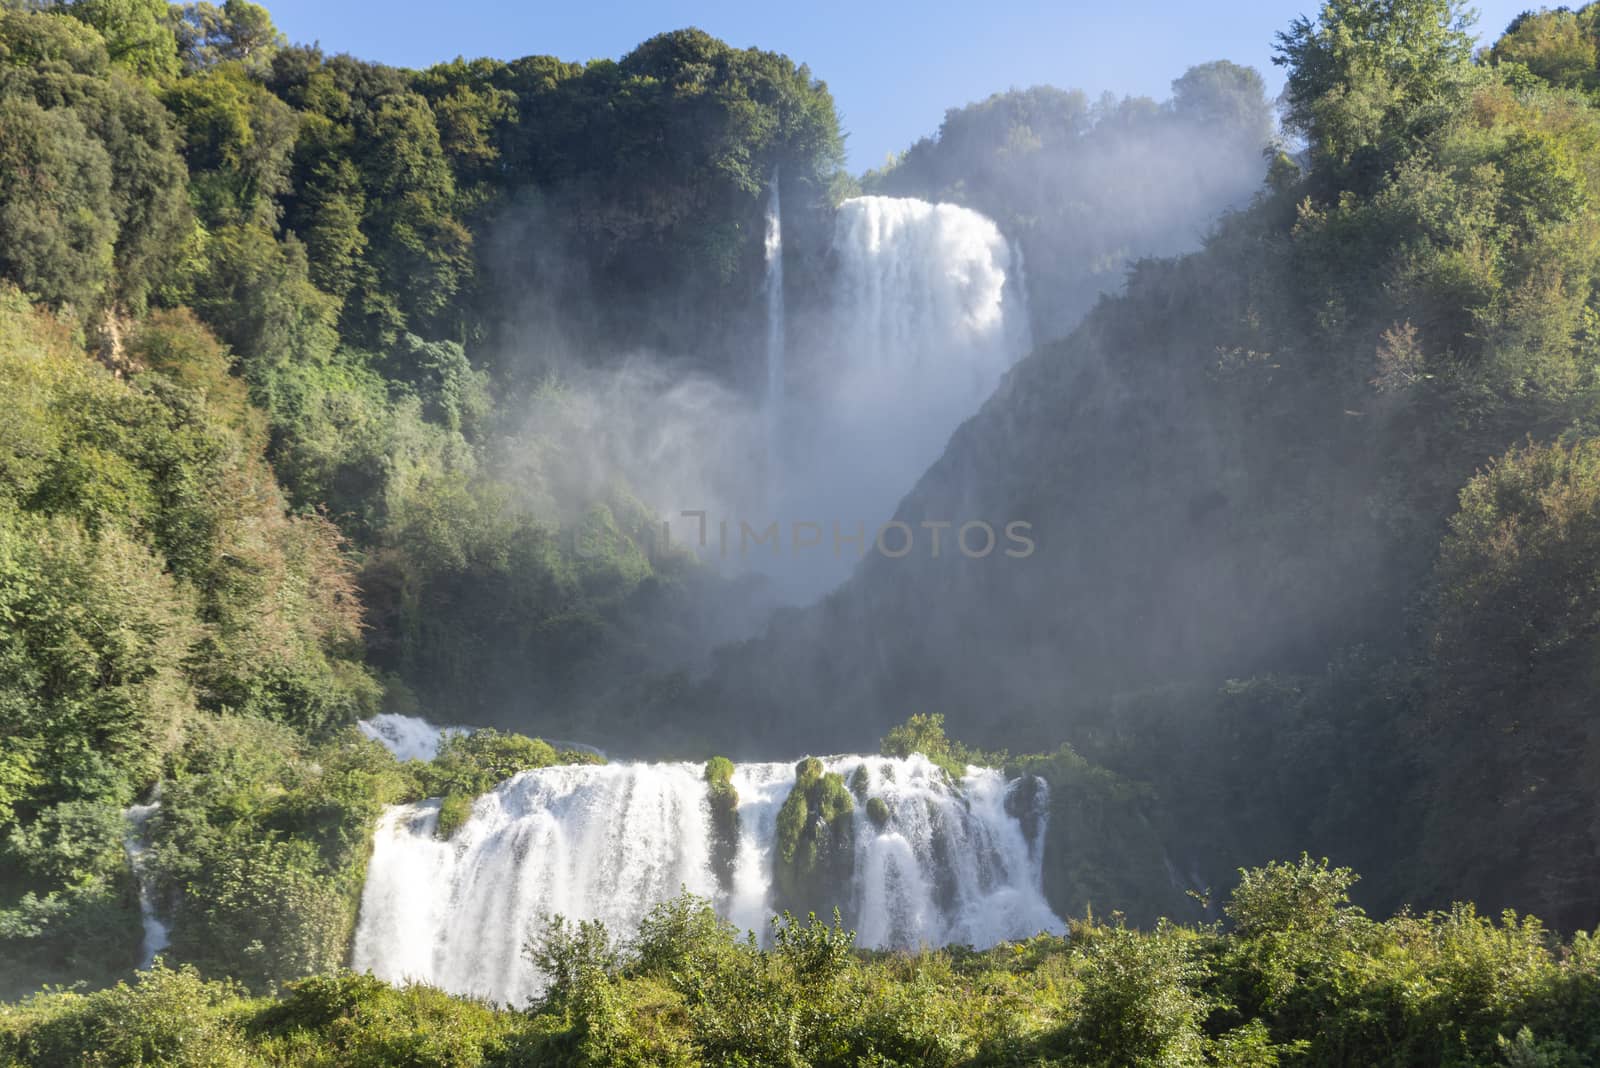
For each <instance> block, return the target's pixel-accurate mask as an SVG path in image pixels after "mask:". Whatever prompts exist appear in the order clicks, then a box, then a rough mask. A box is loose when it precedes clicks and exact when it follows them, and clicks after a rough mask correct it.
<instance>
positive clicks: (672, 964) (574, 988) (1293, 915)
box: [0, 860, 1600, 1068]
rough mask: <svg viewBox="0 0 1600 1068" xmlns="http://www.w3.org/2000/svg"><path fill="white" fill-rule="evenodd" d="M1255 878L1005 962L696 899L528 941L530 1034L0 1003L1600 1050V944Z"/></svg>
mask: <svg viewBox="0 0 1600 1068" xmlns="http://www.w3.org/2000/svg"><path fill="white" fill-rule="evenodd" d="M1242 874H1243V879H1244V883H1245V884H1247V886H1246V885H1241V888H1240V892H1239V893H1237V894H1235V896H1234V898H1233V899H1232V906H1236V913H1237V918H1238V919H1239V923H1238V924H1237V925H1236V927H1235V928H1234V929H1233V930H1231V931H1225V930H1223V929H1221V928H1219V927H1214V926H1213V927H1201V928H1188V927H1180V926H1177V925H1173V924H1170V923H1162V924H1159V925H1157V926H1156V927H1155V928H1153V929H1151V930H1149V931H1139V930H1136V929H1134V928H1132V927H1129V926H1127V925H1126V924H1124V923H1122V922H1120V921H1119V922H1115V923H1112V924H1109V925H1108V924H1103V923H1096V922H1095V921H1093V920H1089V919H1085V920H1083V921H1079V922H1075V923H1073V924H1072V927H1071V932H1070V934H1069V935H1067V936H1066V937H1058V936H1053V935H1040V936H1038V937H1035V938H1032V939H1029V940H1027V941H1025V942H1021V943H1015V944H1007V945H1001V946H996V947H994V948H993V949H989V950H983V951H974V950H970V949H953V950H949V951H938V952H935V951H928V950H923V951H920V952H916V953H899V954H883V953H868V952H861V951H858V950H856V949H855V948H854V945H853V942H854V936H853V934H852V933H851V932H850V931H849V930H847V929H846V928H844V926H843V925H842V923H841V922H840V921H839V919H838V917H837V916H835V918H834V920H833V922H831V923H827V922H819V921H818V920H817V919H816V917H815V916H812V917H809V918H808V919H807V920H806V921H804V922H800V921H796V920H795V919H794V918H793V917H792V916H785V917H782V918H781V919H780V920H779V921H778V923H777V924H776V926H775V929H774V938H773V945H772V948H771V949H770V950H766V951H763V950H760V949H758V948H757V947H756V945H755V943H754V942H753V940H747V941H741V940H739V939H738V938H737V937H736V934H735V932H734V931H733V929H732V928H731V927H730V926H729V925H728V924H727V923H726V922H724V921H722V920H720V919H718V917H717V916H716V914H715V912H714V911H713V910H712V908H711V906H710V903H709V902H706V901H704V900H700V899H697V898H694V897H693V896H691V895H688V894H684V895H681V896H679V897H678V898H676V899H674V900H672V901H669V902H665V903H663V904H661V905H659V906H657V907H656V908H655V909H653V910H652V911H651V912H650V913H649V915H648V916H647V918H646V919H645V920H644V922H643V923H642V924H641V925H640V928H639V930H638V931H637V932H635V933H634V934H633V936H632V937H630V938H628V939H626V940H624V941H619V940H618V939H617V938H615V937H614V936H613V934H612V933H611V932H609V931H607V930H606V929H605V928H604V927H603V926H602V925H599V924H595V923H579V924H573V923H570V922H569V921H566V920H563V919H561V918H559V917H558V918H554V919H551V920H549V921H548V922H546V923H545V924H544V925H543V927H542V928H541V929H540V930H539V931H538V932H536V933H535V935H534V936H533V937H531V938H530V940H529V945H528V952H529V954H530V955H531V956H532V958H533V960H534V962H535V963H536V964H537V966H538V967H539V968H540V969H541V971H542V972H543V973H544V974H545V975H546V976H547V977H548V979H549V985H548V986H547V988H546V992H545V995H544V996H543V997H542V998H541V999H539V1000H538V1001H537V1002H536V1003H535V1004H533V1005H531V1006H528V1007H527V1008H526V1011H508V1010H507V1009H498V1010H497V1009H494V1008H491V1007H490V1006H487V1005H485V1004H483V1003H481V1002H476V1001H472V1000H468V999H463V998H453V997H448V996H446V995H445V994H443V993H441V992H439V991H436V990H431V989H428V988H426V987H418V986H406V987H403V988H396V987H392V986H390V985H388V984H386V983H383V982H381V981H379V980H377V979H376V978H374V977H372V976H370V975H365V976H363V975H353V974H351V973H349V972H339V971H332V972H329V973H328V974H326V975H319V976H316V977H311V978H307V979H302V980H297V981H294V982H290V983H288V984H286V986H285V988H284V990H283V992H282V994H281V996H280V997H278V998H275V999H265V998H263V999H257V1000H245V999H242V998H241V997H240V996H239V993H238V992H237V989H236V988H235V987H233V986H231V985H229V984H224V983H208V982H205V981H203V980H201V979H200V977H199V976H198V974H196V973H195V972H194V971H193V970H192V969H187V968H185V969H180V970H177V971H174V970H171V969H168V968H166V967H164V966H157V967H156V968H155V969H153V970H152V971H149V972H144V973H140V975H139V976H138V979H137V981H136V982H134V983H131V984H122V985H118V986H116V987H113V988H111V989H108V990H103V991H100V992H98V993H94V994H87V995H86V994H82V993H75V992H52V993H45V994H40V995H36V996H34V997H33V998H31V999H29V1000H27V1001H23V1002H20V1003H17V1004H13V1005H6V1006H0V1059H3V1060H5V1061H6V1063H14V1064H17V1065H19V1066H22V1068H55V1066H58V1065H59V1066H65V1065H69V1064H79V1063H96V1060H95V1059H96V1058H97V1057H98V1058H100V1059H111V1058H115V1060H114V1061H112V1063H129V1064H134V1063H162V1064H178V1065H190V1064H193V1065H202V1064H203V1065H208V1066H209V1065H255V1064H274V1065H285V1066H306V1068H311V1066H316V1068H323V1066H331V1065H335V1064H337V1065H356V1066H368V1065H370V1066H372V1068H378V1066H380V1065H391V1064H416V1065H427V1066H449V1068H477V1066H482V1068H490V1066H494V1065H511V1064H550V1063H556V1064H595V1065H600V1064H604V1065H613V1064H621V1065H633V1064H637V1065H644V1064H657V1065H660V1064H671V1065H684V1066H690V1065H700V1064H706V1065H722V1064H782V1065H798V1064H877V1065H918V1066H928V1065H933V1066H956V1065H982V1064H1056V1063H1066V1064H1074V1065H1079V1064H1081V1065H1105V1066H1111V1065H1149V1066H1157V1065H1160V1066H1176V1065H1207V1064H1219V1065H1229V1066H1251V1068H1257V1066H1259V1068H1266V1066H1271V1065H1278V1064H1304V1065H1309V1066H1313V1068H1320V1066H1324V1065H1326V1066H1330V1068H1331V1066H1333V1065H1348V1064H1405V1065H1416V1066H1420V1068H1446V1066H1448V1065H1461V1064H1506V1065H1560V1066H1563V1068H1564V1066H1566V1065H1578V1064H1584V1063H1589V1062H1591V1061H1592V1060H1593V1058H1594V1057H1595V1055H1596V1054H1597V1053H1600V1025H1597V1023H1596V1020H1595V1018H1594V1013H1593V999H1594V996H1595V994H1596V993H1597V992H1600V953H1597V952H1596V949H1595V944H1594V941H1593V939H1591V938H1590V937H1588V936H1587V935H1583V934H1579V935H1577V936H1575V937H1573V938H1572V939H1570V940H1566V941H1563V940H1560V939H1557V938H1554V937H1553V936H1551V935H1550V933H1549V932H1547V931H1545V930H1544V929H1543V928H1542V927H1540V926H1539V925H1538V924H1537V923H1536V922H1534V921H1531V920H1525V919H1520V918H1517V917H1515V916H1507V917H1505V918H1503V919H1501V920H1498V921H1496V920H1491V919H1487V918H1484V917H1480V916H1478V915H1477V914H1476V913H1475V912H1474V911H1473V910H1472V909H1471V908H1470V907H1467V906H1456V907H1455V908H1453V909H1451V910H1449V911H1447V912H1439V913H1430V914H1427V915H1425V916H1413V915H1410V914H1401V915H1399V916H1396V917H1394V918H1393V919H1390V920H1388V921H1385V922H1377V921H1373V920H1369V919H1367V918H1366V917H1365V916H1363V915H1362V914H1360V913H1359V912H1358V911H1355V910H1353V909H1351V908H1349V906H1348V905H1346V904H1344V903H1343V902H1342V894H1343V890H1344V888H1346V887H1348V885H1349V883H1350V881H1351V879H1350V876H1349V874H1348V873H1347V872H1342V871H1339V870H1337V869H1331V868H1328V867H1327V866H1326V865H1321V864H1316V863H1312V862H1310V861H1306V860H1302V861H1301V862H1299V863H1289V864H1273V865H1270V866H1269V867H1268V868H1265V869H1261V870H1254V871H1246V872H1244V873H1242ZM1232 906H1231V907H1232Z"/></svg>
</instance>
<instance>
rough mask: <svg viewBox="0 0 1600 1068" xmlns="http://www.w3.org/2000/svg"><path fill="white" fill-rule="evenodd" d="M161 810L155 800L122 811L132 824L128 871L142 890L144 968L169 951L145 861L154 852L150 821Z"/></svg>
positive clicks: (141, 954) (127, 849)
mask: <svg viewBox="0 0 1600 1068" xmlns="http://www.w3.org/2000/svg"><path fill="white" fill-rule="evenodd" d="M160 808H161V802H160V801H159V800H156V799H152V800H151V801H150V803H149V804H146V805H132V806H130V807H128V808H125V809H123V810H122V818H123V819H124V820H126V821H127V823H128V833H127V834H126V835H124V836H123V838H122V848H123V850H124V851H125V852H126V853H127V854H128V867H129V868H130V869H132V871H133V878H134V882H135V883H136V884H138V887H139V918H140V920H141V921H142V923H143V926H144V939H143V941H142V942H141V944H140V947H139V967H141V968H149V967H150V966H151V965H153V964H154V963H155V960H156V954H157V953H160V952H161V951H162V950H163V949H166V948H167V935H168V931H167V925H166V924H165V923H163V922H161V917H159V916H158V915H156V903H155V895H154V893H153V892H152V888H151V885H150V875H149V872H147V871H146V870H145V857H146V855H147V854H148V853H149V850H150V843H149V841H148V839H147V838H146V836H145V827H146V826H147V825H148V824H149V822H150V817H151V816H153V815H155V814H156V812H158V811H159V810H160Z"/></svg>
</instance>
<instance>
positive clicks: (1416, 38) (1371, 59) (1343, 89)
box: [1272, 0, 1475, 163]
mask: <svg viewBox="0 0 1600 1068" xmlns="http://www.w3.org/2000/svg"><path fill="white" fill-rule="evenodd" d="M1474 18H1475V14H1474V13H1473V12H1472V11H1471V10H1470V9H1468V8H1466V7H1465V6H1464V5H1463V4H1462V3H1461V0H1328V2H1326V3H1324V4H1323V5H1322V8H1321V10H1320V11H1319V12H1318V15H1317V18H1316V19H1315V20H1314V21H1313V20H1312V19H1309V18H1306V17H1305V16H1300V17H1297V18H1296V19H1295V20H1294V21H1293V22H1291V23H1290V24H1289V29H1288V30H1286V31H1284V32H1282V33H1279V34H1278V43H1277V50H1276V52H1275V54H1274V55H1273V59H1272V61H1273V63H1275V64H1277V65H1278V66H1281V67H1286V68H1288V84H1287V86H1286V88H1285V90H1284V93H1285V99H1286V103H1287V108H1286V111H1285V116H1284V118H1285V123H1286V124H1287V126H1288V127H1289V128H1290V129H1291V130H1294V131H1296V132H1298V133H1302V134H1305V135H1306V137H1307V138H1308V139H1309V140H1310V141H1311V145H1312V148H1313V149H1314V150H1315V151H1316V152H1318V153H1319V154H1321V155H1322V156H1324V157H1326V158H1327V159H1329V160H1331V161H1333V162H1335V163H1343V162H1346V161H1348V160H1349V159H1350V157H1351V156H1352V155H1353V154H1354V153H1356V152H1357V151H1359V150H1361V149H1363V148H1368V147H1370V146H1376V145H1378V144H1380V143H1382V142H1384V141H1386V140H1390V139H1394V138H1404V137H1406V136H1409V135H1410V134H1412V133H1413V132H1414V131H1415V130H1416V129H1417V128H1418V124H1419V123H1421V124H1426V123H1427V122H1430V121H1437V119H1438V118H1439V117H1440V116H1442V115H1444V114H1447V113H1448V111H1449V109H1450V108H1451V107H1452V106H1453V105H1454V104H1455V103H1456V101H1457V100H1458V99H1459V96H1458V90H1459V88H1460V87H1461V86H1462V85H1463V84H1464V83H1465V82H1466V81H1467V80H1468V79H1469V74H1470V71H1471V59H1472V35H1471V32H1470V30H1471V26H1472V23H1473V20H1474Z"/></svg>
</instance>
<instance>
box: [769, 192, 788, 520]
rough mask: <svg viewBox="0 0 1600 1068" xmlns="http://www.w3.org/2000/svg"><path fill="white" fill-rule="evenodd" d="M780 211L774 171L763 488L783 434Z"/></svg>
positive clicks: (775, 472)
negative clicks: (765, 472)
mask: <svg viewBox="0 0 1600 1068" xmlns="http://www.w3.org/2000/svg"><path fill="white" fill-rule="evenodd" d="M783 331H784V324H783V208H782V205H781V203H780V201H779V198H778V172H777V171H776V170H774V171H773V172H772V184H771V186H769V192H768V194H767V485H768V487H769V489H771V488H772V487H775V486H776V485H777V481H778V478H779V470H780V465H781V463H782V462H783V461H782V434H783V373H784V372H783V344H784V335H783ZM773 492H775V490H773Z"/></svg>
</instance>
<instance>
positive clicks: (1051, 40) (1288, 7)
mask: <svg viewBox="0 0 1600 1068" xmlns="http://www.w3.org/2000/svg"><path fill="white" fill-rule="evenodd" d="M266 3H267V7H268V8H269V10H271V12H272V15H273V19H274V20H275V21H276V22H277V24H278V27H279V28H280V29H281V30H283V31H284V33H286V34H287V35H288V36H289V37H290V39H292V40H295V41H302V42H308V43H309V42H311V41H319V42H321V44H322V47H323V48H324V49H325V50H327V51H328V52H330V53H331V52H349V53H351V54H352V55H356V56H359V57H360V58H362V59H371V60H378V61H381V62H385V63H393V64H397V65H400V66H408V67H422V66H427V65H428V64H430V63H434V62H438V61H441V60H448V59H453V58H455V57H456V56H458V55H461V56H466V57H468V58H471V57H474V56H494V57H497V58H500V59H512V58H515V57H517V56H523V55H530V54H538V53H543V54H549V55H556V56H560V57H561V58H563V59H574V60H589V59H595V58H599V57H602V56H609V57H612V58H615V57H618V56H620V55H622V54H623V53H624V52H627V51H628V50H629V49H630V48H632V47H633V46H634V45H636V44H638V43H639V42H640V41H642V40H644V39H645V38H647V37H649V36H651V35H652V34H655V33H659V32H661V31H662V30H670V29H678V28H681V27H684V26H699V27H700V28H701V29H704V30H707V31H708V32H710V33H713V34H715V35H717V36H718V37H721V38H723V39H724V40H726V41H727V42H728V43H730V44H733V45H737V46H740V47H745V46H749V45H755V46H757V47H760V48H766V49H770V50H773V51H777V52H784V53H787V54H788V55H789V56H790V57H791V58H793V59H795V60H798V61H801V62H805V63H809V64H810V65H811V70H812V72H813V73H814V74H815V75H817V76H818V77H820V78H822V79H824V80H825V81H826V82H827V83H828V85H829V88H831V89H832V91H833V96H834V100H835V101H836V102H837V104H838V107H839V112H840V115H841V117H842V118H843V122H844V127H845V130H846V131H847V132H848V134H849V140H848V141H847V146H848V148H849V152H850V169H851V170H852V171H858V172H859V171H861V170H864V169H865V168H868V167H874V166H877V165H878V164H880V163H882V162H883V160H884V157H885V156H886V155H887V154H888V153H890V152H894V151H899V150H901V149H904V148H905V147H906V146H908V145H909V144H911V142H913V141H915V140H916V139H917V138H918V137H921V136H923V135H925V134H929V133H932V132H933V131H934V130H935V129H937V128H938V125H939V120H940V118H941V117H942V116H943V114H944V110H945V108H947V107H953V106H958V105H961V104H965V103H968V102H970V101H972V100H978V99H981V98H983V97H985V96H988V95H989V94H990V93H993V92H998V91H1000V90H1003V89H1008V88H1011V87H1013V86H1018V87H1021V86H1028V85H1036V84H1040V83H1045V84H1051V85H1058V86H1061V87H1063V88H1080V89H1085V90H1088V91H1090V92H1091V93H1098V92H1101V91H1103V90H1109V91H1111V92H1113V93H1117V94H1119V95H1121V94H1126V93H1141V94H1146V95H1149V96H1154V97H1157V98H1161V97H1165V96H1166V94H1167V86H1168V84H1169V83H1170V82H1171V81H1172V79H1173V78H1176V77H1177V76H1178V75H1180V74H1182V73H1183V71H1184V70H1185V69H1186V68H1188V67H1190V66H1192V65H1194V64H1196V63H1203V62H1205V61H1207V60H1211V59H1231V60H1233V61H1234V62H1236V63H1245V64H1248V65H1250V66H1253V67H1256V68H1257V69H1258V70H1260V71H1261V73H1262V74H1263V75H1264V76H1265V77H1266V78H1267V81H1268V86H1269V88H1270V90H1271V91H1272V92H1273V93H1276V92H1277V90H1278V89H1279V88H1280V87H1281V85H1282V76H1281V74H1280V72H1279V71H1278V70H1277V68H1275V67H1273V66H1271V55H1272V41H1273V34H1274V33H1276V32H1277V31H1278V30H1280V29H1283V28H1284V27H1286V26H1287V25H1288V24H1289V21H1290V20H1291V19H1292V18H1294V16H1295V15H1297V14H1300V13H1302V12H1304V13H1313V12H1314V11H1315V9H1316V4H1315V3H1314V2H1279V3H1272V2H1266V0H1257V2H1242V3H1228V4H1216V5H1210V4H1197V3H1194V2H1192V0H1190V2H1180V0H1126V2H1123V3H1119V4H1107V3H1104V2H1101V3H1096V4H1083V3H1057V4H1053V5H1050V4H1045V3H1040V2H1038V0H1035V2H1034V3H1032V4H1029V3H1016V2H1013V0H990V2H987V3H977V2H974V0H967V2H965V3H951V2H947V0H923V2H921V3H908V2H902V0H893V2H881V3H874V2H872V0H864V2H861V0H858V2H856V3H847V2H840V0H820V2H819V0H806V2H800V3H771V2H770V0H737V2H736V0H698V2H694V3H685V2H680V0H663V2H657V3H645V2H633V3H628V2H620V0H590V2H577V3H574V2H571V0H566V2H560V3H550V2H547V0H546V2H540V0H533V2H532V3H522V4H503V3H482V2H473V0H457V2H455V3H452V4H442V3H438V2H437V0H432V2H422V0H333V2H329V0H266ZM1477 6H1478V9H1479V11H1480V13H1481V17H1480V19H1479V21H1478V32H1479V33H1480V34H1481V35H1483V36H1484V38H1485V39H1486V40H1493V38H1494V37H1495V36H1496V35H1498V34H1499V32H1500V31H1501V30H1502V29H1504V28H1505V25H1506V23H1507V22H1509V21H1510V20H1511V19H1512V18H1513V17H1514V16H1515V15H1516V13H1517V12H1519V11H1521V10H1524V9H1525V8H1527V7H1529V6H1530V4H1529V3H1528V2H1527V0H1522V2H1504V0H1500V2H1489V3H1479V4H1478V5H1477ZM1531 6H1535V7H1537V6H1538V4H1537V3H1535V4H1532V5H1531Z"/></svg>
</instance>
